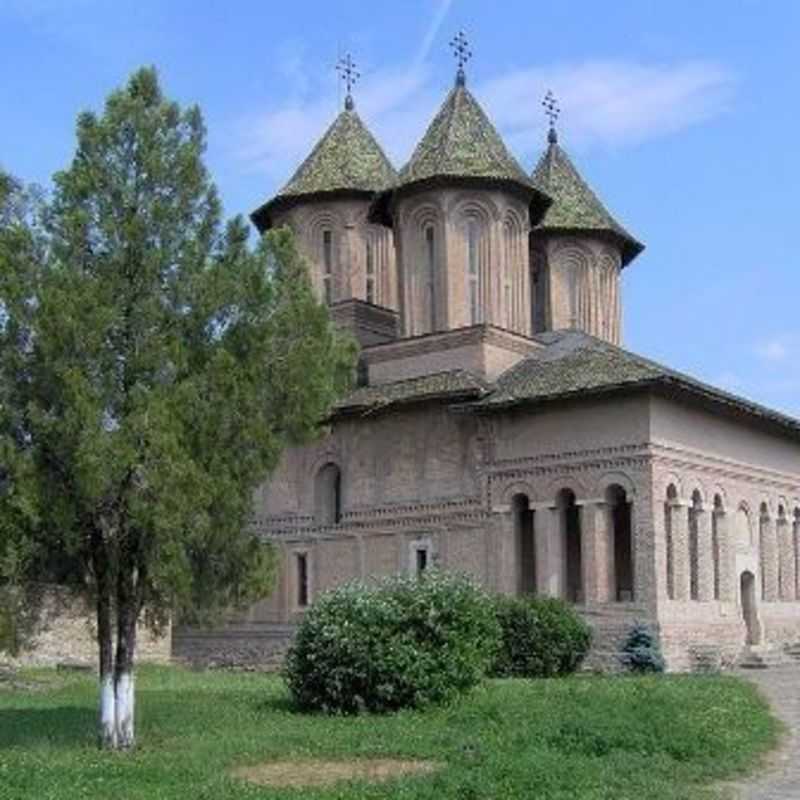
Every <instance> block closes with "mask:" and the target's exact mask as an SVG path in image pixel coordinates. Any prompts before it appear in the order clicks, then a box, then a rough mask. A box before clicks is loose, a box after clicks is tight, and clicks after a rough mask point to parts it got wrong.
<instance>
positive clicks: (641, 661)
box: [620, 622, 664, 672]
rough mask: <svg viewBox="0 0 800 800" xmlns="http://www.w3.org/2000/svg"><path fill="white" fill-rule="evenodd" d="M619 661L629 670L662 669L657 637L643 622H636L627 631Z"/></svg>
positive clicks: (661, 657)
mask: <svg viewBox="0 0 800 800" xmlns="http://www.w3.org/2000/svg"><path fill="white" fill-rule="evenodd" d="M620 661H621V662H622V666H623V667H625V668H626V669H627V670H628V671H630V672H663V671H664V657H663V656H662V655H661V648H660V647H659V644H658V639H657V638H656V637H655V636H654V635H653V632H652V631H651V630H650V628H649V626H648V625H646V624H645V623H644V622H636V623H635V624H634V625H633V627H632V628H631V629H630V631H629V632H628V636H627V638H626V639H625V643H624V644H623V645H622V652H621V654H620Z"/></svg>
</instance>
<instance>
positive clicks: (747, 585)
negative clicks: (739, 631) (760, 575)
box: [740, 570, 761, 644]
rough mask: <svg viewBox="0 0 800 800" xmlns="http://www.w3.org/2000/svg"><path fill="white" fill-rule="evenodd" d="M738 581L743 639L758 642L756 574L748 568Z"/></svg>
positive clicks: (749, 642) (759, 637)
mask: <svg viewBox="0 0 800 800" xmlns="http://www.w3.org/2000/svg"><path fill="white" fill-rule="evenodd" d="M740 582H741V586H740V594H741V608H742V619H743V620H744V624H745V628H746V629H747V638H746V640H745V641H746V643H747V644H759V643H760V642H761V626H760V625H759V623H758V611H757V609H756V576H755V575H753V573H752V572H750V571H749V570H745V571H744V572H743V573H742V576H741V578H740Z"/></svg>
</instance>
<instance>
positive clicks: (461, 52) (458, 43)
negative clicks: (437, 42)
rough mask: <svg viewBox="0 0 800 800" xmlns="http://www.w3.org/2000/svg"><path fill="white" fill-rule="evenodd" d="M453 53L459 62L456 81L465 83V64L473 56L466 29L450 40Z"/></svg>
mask: <svg viewBox="0 0 800 800" xmlns="http://www.w3.org/2000/svg"><path fill="white" fill-rule="evenodd" d="M450 47H451V48H452V50H453V55H454V56H455V59H456V61H457V62H458V72H457V73H456V82H457V83H459V84H461V85H463V84H464V81H465V75H464V65H465V64H466V63H467V61H469V60H470V59H471V58H472V50H470V49H469V42H468V41H467V37H466V35H465V34H464V31H459V32H458V33H457V34H456V35H455V36H454V37H453V38H452V40H451V41H450Z"/></svg>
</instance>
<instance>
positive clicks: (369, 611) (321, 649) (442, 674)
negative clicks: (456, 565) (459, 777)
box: [286, 571, 499, 713]
mask: <svg viewBox="0 0 800 800" xmlns="http://www.w3.org/2000/svg"><path fill="white" fill-rule="evenodd" d="M498 638H499V628H498V624H497V620H496V618H495V614H494V607H493V603H492V600H491V598H490V597H489V596H488V595H487V594H485V592H484V591H483V590H482V589H480V588H479V587H478V586H476V585H475V584H474V583H473V582H472V581H470V580H469V579H468V578H466V577H462V576H459V575H454V574H452V573H445V572H436V571H430V572H426V573H425V574H424V575H423V576H422V577H421V578H419V579H415V578H404V577H397V578H388V579H384V580H381V581H378V582H375V583H370V584H364V583H351V584H348V585H345V586H342V587H339V588H337V589H333V590H331V591H329V592H326V593H325V594H323V595H321V596H320V597H319V598H318V599H317V600H316V601H315V602H314V604H313V605H312V606H311V608H309V609H308V611H307V612H306V614H305V616H304V618H303V620H302V622H301V623H300V625H299V626H298V630H297V633H296V635H295V639H294V642H293V644H292V647H291V648H290V650H289V653H288V654H287V658H286V678H287V682H288V684H289V689H290V691H291V693H292V696H293V698H294V700H295V702H296V703H297V704H298V705H299V706H300V707H301V708H304V709H317V710H322V711H326V712H338V713H355V712H358V711H378V712H382V711H392V710H395V709H400V708H417V707H420V706H424V705H428V704H430V703H437V702H442V701H445V700H448V699H450V698H451V697H452V696H454V695H455V694H457V693H459V692H462V691H465V690H467V689H469V688H470V687H472V686H474V685H475V684H476V683H478V682H479V681H480V680H481V678H482V677H483V676H484V675H485V674H486V671H487V670H488V668H489V666H490V664H491V662H492V659H493V657H494V653H495V650H496V648H497V643H498Z"/></svg>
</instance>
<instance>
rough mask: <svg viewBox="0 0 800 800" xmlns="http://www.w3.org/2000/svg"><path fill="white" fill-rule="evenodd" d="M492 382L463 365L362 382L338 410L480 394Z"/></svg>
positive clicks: (363, 408)
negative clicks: (370, 382)
mask: <svg viewBox="0 0 800 800" xmlns="http://www.w3.org/2000/svg"><path fill="white" fill-rule="evenodd" d="M489 389H490V385H489V384H488V383H487V382H486V381H484V380H482V379H481V378H478V377H477V376H476V375H473V374H472V373H471V372H468V371H467V370H463V369H454V370H450V371H447V372H437V373H434V374H431V375H421V376H419V377H416V378H405V379H404V380H399V381H392V382H391V383H381V384H376V385H374V386H362V387H360V388H358V389H356V390H355V391H353V392H351V393H350V394H349V395H348V396H347V397H345V398H344V399H343V400H341V401H339V403H337V405H336V406H335V408H334V413H337V412H338V413H344V412H351V413H352V412H357V411H377V410H379V409H381V408H386V407H388V406H392V405H397V404H401V403H413V402H420V401H422V400H432V399H447V400H456V399H462V400H463V399H467V398H473V399H474V398H478V397H481V396H483V395H484V394H486V392H488V391H489Z"/></svg>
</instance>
